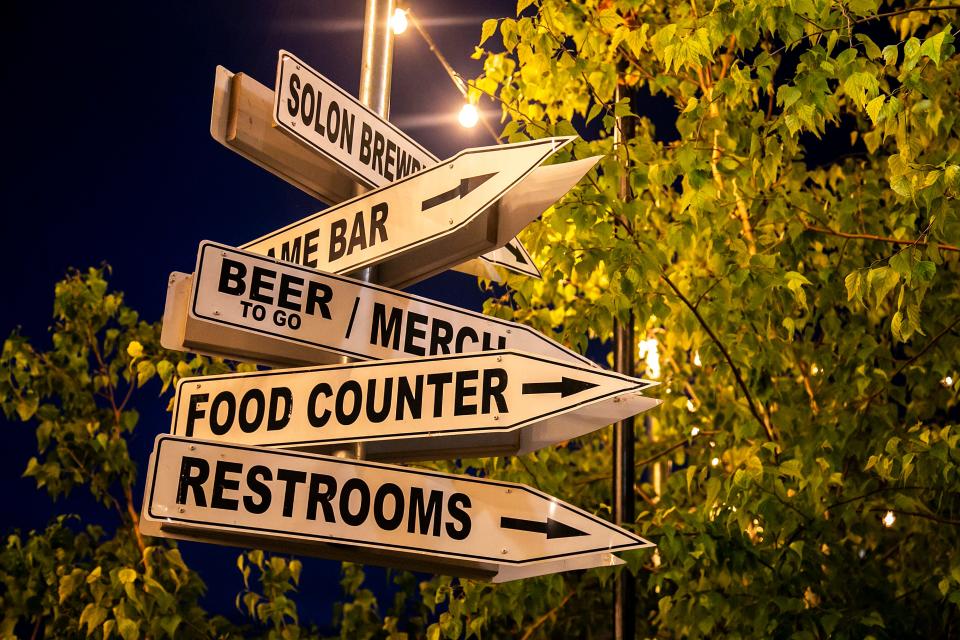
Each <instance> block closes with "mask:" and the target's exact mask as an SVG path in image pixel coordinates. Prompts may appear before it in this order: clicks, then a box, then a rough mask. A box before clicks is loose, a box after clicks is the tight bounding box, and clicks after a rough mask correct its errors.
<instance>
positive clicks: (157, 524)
mask: <svg viewBox="0 0 960 640" xmlns="http://www.w3.org/2000/svg"><path fill="white" fill-rule="evenodd" d="M140 529H141V531H142V532H143V533H145V534H147V535H151V536H163V537H171V538H183V539H192V540H201V541H215V542H217V543H219V544H234V545H238V546H247V545H254V546H259V547H265V548H281V549H284V550H285V551H286V552H287V553H289V552H291V551H294V552H299V553H304V554H310V555H319V556H323V557H332V558H349V559H351V560H353V561H354V562H369V563H373V564H384V565H388V566H401V567H404V568H409V569H420V570H428V571H433V572H437V573H447V574H451V575H464V576H471V577H478V578H486V579H492V580H494V581H498V582H502V581H506V580H512V579H516V578H521V577H528V576H534V575H543V574H545V573H553V572H556V571H563V570H567V569H572V568H587V567H591V566H600V565H611V564H616V563H617V562H618V561H617V560H615V559H614V558H612V557H611V556H610V553H611V552H613V551H620V550H627V549H638V548H642V547H648V546H653V545H652V544H651V543H650V542H647V541H646V540H644V539H643V538H640V537H638V536H636V535H635V534H633V533H631V532H629V531H625V530H623V529H621V528H619V527H616V526H614V525H612V524H610V523H609V522H606V521H605V520H601V519H600V518H598V517H596V516H594V515H592V514H590V513H588V512H586V511H583V510H582V509H578V508H577V507H574V506H572V505H569V504H567V503H565V502H562V501H560V500H557V499H556V498H553V497H551V496H549V495H547V494H545V493H542V492H540V491H537V490H536V489H532V488H530V487H528V486H525V485H522V484H514V483H508V482H500V481H497V480H488V479H481V478H475V477H472V476H467V475H450V474H443V473H437V472H435V471H429V470H426V469H415V468H407V467H396V466H390V465H384V464H378V463H374V462H366V461H360V460H345V459H342V458H335V457H328V456H316V455H310V454H305V453H294V452H287V451H278V450H271V449H263V448H257V447H242V446H237V445H225V444H218V443H212V442H204V441H202V440H194V439H184V438H177V437H173V436H160V437H158V438H157V441H156V444H155V447H154V451H153V455H152V456H151V459H150V468H149V469H148V471H147V486H146V489H145V493H144V500H143V513H142V516H141V520H140ZM548 541H549V543H547V542H548Z"/></svg>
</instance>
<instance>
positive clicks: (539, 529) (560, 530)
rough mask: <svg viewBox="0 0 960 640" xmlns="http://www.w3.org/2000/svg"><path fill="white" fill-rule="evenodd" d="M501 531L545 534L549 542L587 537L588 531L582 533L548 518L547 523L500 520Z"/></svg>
mask: <svg viewBox="0 0 960 640" xmlns="http://www.w3.org/2000/svg"><path fill="white" fill-rule="evenodd" d="M500 528H501V529H514V530H516V531H529V532H530V533H545V534H547V540H550V539H551V538H572V537H574V536H585V535H587V532H586V531H580V529H575V528H573V527H571V526H570V525H566V524H563V523H562V522H557V521H556V520H554V519H552V518H547V521H546V522H540V521H538V520H524V519H523V518H508V517H506V516H503V517H501V518H500Z"/></svg>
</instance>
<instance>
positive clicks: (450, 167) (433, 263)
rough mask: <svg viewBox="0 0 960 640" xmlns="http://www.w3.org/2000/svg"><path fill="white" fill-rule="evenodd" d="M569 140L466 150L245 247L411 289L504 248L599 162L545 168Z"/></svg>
mask: <svg viewBox="0 0 960 640" xmlns="http://www.w3.org/2000/svg"><path fill="white" fill-rule="evenodd" d="M571 140H572V138H570V137H564V138H544V139H541V140H533V141H529V142H518V143H516V144H510V145H503V146H497V147H483V148H477V149H467V150H465V151H461V152H460V153H458V154H457V155H455V156H454V157H453V158H450V159H449V160H448V161H446V162H444V163H443V164H441V165H436V166H434V167H431V168H429V169H424V170H422V171H421V172H420V173H416V174H414V175H412V176H408V177H406V178H403V179H401V180H399V181H397V182H394V183H393V184H390V185H388V186H385V187H381V188H379V189H377V190H375V191H371V192H369V193H365V194H363V195H361V196H357V197H356V198H354V199H352V200H348V201H347V202H344V203H343V204H340V205H337V206H335V207H331V208H329V209H324V210H323V211H320V212H319V213H316V214H314V215H312V216H308V217H307V218H304V219H303V220H300V221H298V222H295V223H293V224H291V225H288V226H286V227H284V228H282V229H279V230H277V231H274V232H272V233H269V234H267V235H265V236H262V237H261V238H258V239H256V240H253V241H251V242H248V243H246V244H244V245H243V246H242V247H241V248H242V249H246V250H248V251H251V252H253V253H259V254H263V255H267V256H270V257H275V258H279V259H280V260H284V261H286V262H295V263H297V264H301V265H304V266H307V267H312V268H315V269H318V270H320V271H325V272H328V273H352V272H354V271H356V270H358V269H362V268H364V267H368V266H374V265H378V267H379V271H378V280H379V281H381V282H382V283H383V284H386V285H388V286H395V287H403V286H407V285H409V284H413V283H415V282H417V281H419V280H422V279H423V278H426V277H428V276H430V275H433V274H435V273H439V272H440V271H444V270H446V269H448V268H450V267H452V266H455V265H457V264H459V263H460V262H463V261H464V260H465V259H468V258H475V257H476V256H478V255H481V254H483V253H486V252H487V251H490V250H492V249H495V248H498V247H502V246H504V245H505V244H506V243H507V242H508V241H509V240H510V239H512V238H513V237H514V236H515V235H516V234H517V233H518V232H519V231H520V230H521V229H523V228H524V227H525V226H527V224H529V223H530V222H532V221H533V220H534V219H535V218H536V217H537V216H539V215H540V214H541V213H543V211H544V210H545V209H546V208H548V207H549V206H551V205H552V204H553V203H554V202H556V201H557V200H558V199H559V198H561V197H563V195H564V194H566V193H567V191H569V190H570V189H571V188H572V187H573V186H574V185H575V184H576V183H577V182H578V181H579V180H580V178H582V177H583V175H584V174H586V172H587V171H589V170H590V169H591V168H592V167H593V165H594V164H595V163H596V161H597V159H598V158H588V159H586V160H579V161H574V162H568V163H565V164H560V165H552V166H549V167H543V169H542V170H541V171H540V172H537V173H534V170H535V169H537V168H538V167H539V166H540V165H541V164H542V163H543V162H544V161H545V160H546V159H547V158H549V157H550V156H551V155H553V153H554V152H555V151H557V150H558V149H559V148H560V147H562V146H564V145H565V144H567V143H569V142H570V141H571Z"/></svg>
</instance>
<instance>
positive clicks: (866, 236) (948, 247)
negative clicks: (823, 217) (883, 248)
mask: <svg viewBox="0 0 960 640" xmlns="http://www.w3.org/2000/svg"><path fill="white" fill-rule="evenodd" d="M803 228H804V229H806V230H807V231H813V232H815V233H823V234H826V235H830V236H837V237H838V238H849V239H851V240H875V241H877V242H888V243H890V244H901V245H914V246H918V247H925V246H927V245H933V246H934V247H936V248H937V249H940V250H941V251H956V252H960V247H958V246H955V245H952V244H942V243H939V242H927V241H926V240H920V239H917V240H907V239H905V238H892V237H890V236H877V235H874V234H872V233H848V232H846V231H834V230H833V229H828V228H826V227H817V226H814V225H811V224H806V223H804V225H803Z"/></svg>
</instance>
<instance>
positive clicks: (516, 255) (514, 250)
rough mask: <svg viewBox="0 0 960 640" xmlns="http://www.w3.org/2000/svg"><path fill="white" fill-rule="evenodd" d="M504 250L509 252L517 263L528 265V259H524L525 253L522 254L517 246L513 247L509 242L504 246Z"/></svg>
mask: <svg viewBox="0 0 960 640" xmlns="http://www.w3.org/2000/svg"><path fill="white" fill-rule="evenodd" d="M503 248H504V249H506V250H507V251H509V252H510V254H511V255H512V256H513V257H514V258H516V260H517V262H519V263H520V264H527V261H526V259H524V257H523V253H521V252H520V249H517V248H516V247H515V246H513V243H511V242H508V243H507V244H505V245H503Z"/></svg>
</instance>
